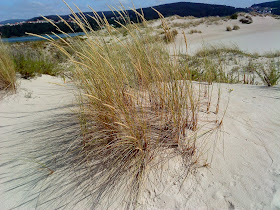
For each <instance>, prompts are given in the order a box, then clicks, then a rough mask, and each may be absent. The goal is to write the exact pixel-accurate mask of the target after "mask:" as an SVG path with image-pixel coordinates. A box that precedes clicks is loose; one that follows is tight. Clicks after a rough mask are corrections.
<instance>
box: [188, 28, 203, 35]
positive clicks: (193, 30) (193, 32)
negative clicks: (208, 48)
mask: <svg viewBox="0 0 280 210" xmlns="http://www.w3.org/2000/svg"><path fill="white" fill-rule="evenodd" d="M201 33H202V31H200V30H196V29H192V30H190V31H189V34H201Z"/></svg>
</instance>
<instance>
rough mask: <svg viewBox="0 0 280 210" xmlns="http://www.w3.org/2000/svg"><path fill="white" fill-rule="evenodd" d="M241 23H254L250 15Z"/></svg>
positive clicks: (241, 20)
mask: <svg viewBox="0 0 280 210" xmlns="http://www.w3.org/2000/svg"><path fill="white" fill-rule="evenodd" d="M239 21H240V22H241V23H243V24H251V23H253V19H252V17H251V16H249V15H247V16H245V17H244V18H242V19H240V20H239Z"/></svg>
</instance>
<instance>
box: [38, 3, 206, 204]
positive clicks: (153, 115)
mask: <svg viewBox="0 0 280 210" xmlns="http://www.w3.org/2000/svg"><path fill="white" fill-rule="evenodd" d="M69 8H70V7H69ZM77 9H78V10H79V8H77ZM70 10H71V11H72V20H73V21H74V22H75V23H76V24H77V26H79V27H80V28H81V29H82V30H83V32H84V33H85V36H86V37H87V39H86V40H84V41H83V40H75V41H73V40H71V39H69V40H63V39H61V41H63V43H64V44H65V45H66V46H68V48H64V47H63V46H61V45H59V44H57V42H55V41H54V40H52V39H51V38H49V39H48V40H49V41H50V42H51V43H52V44H53V45H54V46H56V47H57V48H58V49H60V50H61V52H63V53H64V54H65V55H67V56H68V57H69V59H70V60H71V61H72V62H73V63H74V64H75V70H74V72H73V79H74V80H75V81H76V84H77V86H78V87H79V89H80V111H79V116H80V122H81V130H82V135H83V138H82V139H81V143H82V148H81V151H80V153H79V154H80V156H81V161H80V164H84V167H85V168H87V173H86V174H85V173H83V176H84V177H83V179H92V180H95V182H94V183H92V185H91V186H87V187H85V188H84V190H83V192H84V194H85V195H91V196H92V197H93V203H98V202H100V200H102V198H103V197H104V195H105V194H110V192H111V193H112V192H116V188H117V189H120V190H121V189H125V190H124V191H125V192H126V193H125V195H123V199H124V201H125V205H126V206H127V207H132V206H133V207H135V206H136V205H137V200H138V198H139V195H140V193H141V189H142V186H143V185H144V183H145V180H146V174H147V169H148V168H149V167H150V164H151V162H153V161H155V160H156V158H155V157H157V155H159V154H161V153H164V154H167V153H168V151H171V150H172V151H173V150H174V151H175V152H176V151H177V152H178V153H180V154H182V156H183V159H184V160H187V161H188V162H187V163H186V165H188V166H189V167H190V166H193V165H194V164H195V163H197V157H198V155H197V154H198V151H197V138H196V137H197V136H202V135H204V134H201V135H198V134H197V132H198V130H199V113H200V111H201V109H202V102H201V98H202V97H201V93H200V87H198V88H197V87H195V86H194V85H193V83H192V81H191V77H190V74H188V73H187V74H186V73H184V71H182V69H181V65H180V64H179V61H178V58H177V57H176V56H175V57H173V58H171V57H170V55H169V53H168V50H167V49H166V45H164V43H163V42H162V43H156V44H154V43H153V42H152V41H151V40H152V39H151V36H150V35H149V34H146V31H143V30H142V29H141V28H139V24H134V23H132V22H131V21H130V20H129V17H128V16H127V14H126V11H125V10H124V9H122V10H120V11H115V13H116V14H118V15H119V16H120V17H122V20H120V21H116V23H118V24H119V25H120V27H121V28H122V30H125V31H127V38H126V39H125V40H120V39H119V38H118V37H119V36H117V35H115V33H118V29H116V28H114V27H112V26H111V25H109V23H108V21H107V19H106V17H105V16H103V17H100V16H99V15H98V14H97V13H96V12H95V11H94V10H93V13H94V15H93V16H92V17H91V18H93V19H94V20H95V21H96V23H97V24H98V25H99V27H100V29H102V28H104V27H105V31H106V35H103V36H100V35H98V33H97V32H96V31H94V30H93V29H92V28H91V26H90V24H89V23H88V21H87V18H86V17H85V16H84V15H83V14H82V13H81V14H80V16H77V15H76V14H75V13H74V12H73V10H72V9H71V8H70ZM135 13H136V15H137V16H138V18H139V20H141V21H142V22H145V19H144V16H143V15H142V14H140V13H138V12H137V11H135ZM159 15H160V17H161V19H162V25H163V29H164V31H165V33H166V36H167V37H169V36H170V38H172V33H171V32H170V29H169V28H168V27H167V25H166V22H165V20H164V18H163V16H162V15H161V14H160V13H159ZM58 30H59V31H60V32H61V30H60V29H58ZM120 33H123V31H122V32H120ZM37 36H38V35H37ZM106 37H110V38H111V41H110V43H108V42H106V41H105V38H106ZM185 40H186V39H185ZM186 44H187V43H186ZM67 49H71V50H73V51H74V52H75V55H74V56H72V55H71V54H70V53H69V52H68V51H67ZM161 161H163V160H162V159H159V160H158V161H157V162H156V163H154V164H159V163H160V162H161ZM76 164H78V165H79V163H76ZM69 167H70V166H69ZM71 167H72V166H71ZM76 173H77V174H79V172H76ZM54 174H55V173H54ZM78 176H80V175H78ZM118 187H119V188H118ZM81 196H82V195H81Z"/></svg>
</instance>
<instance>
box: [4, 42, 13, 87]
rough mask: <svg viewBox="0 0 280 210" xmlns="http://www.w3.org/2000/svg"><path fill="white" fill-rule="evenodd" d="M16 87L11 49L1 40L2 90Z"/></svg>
mask: <svg viewBox="0 0 280 210" xmlns="http://www.w3.org/2000/svg"><path fill="white" fill-rule="evenodd" d="M15 88H16V73H15V68H14V63H13V60H12V59H11V56H10V50H9V47H8V46H7V45H5V44H4V43H2V42H1V40H0V90H3V89H4V90H7V89H12V90H15Z"/></svg>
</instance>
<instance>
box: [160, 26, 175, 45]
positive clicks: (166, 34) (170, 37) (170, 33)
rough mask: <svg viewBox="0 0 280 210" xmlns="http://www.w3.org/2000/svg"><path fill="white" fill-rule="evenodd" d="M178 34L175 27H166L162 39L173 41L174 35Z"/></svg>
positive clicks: (167, 41) (168, 41)
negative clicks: (171, 28)
mask: <svg viewBox="0 0 280 210" xmlns="http://www.w3.org/2000/svg"><path fill="white" fill-rule="evenodd" d="M177 35H178V31H177V30H176V29H173V30H170V29H166V30H165V31H164V37H163V40H164V41H165V42H166V43H170V42H174V40H175V38H176V36H177Z"/></svg>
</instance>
